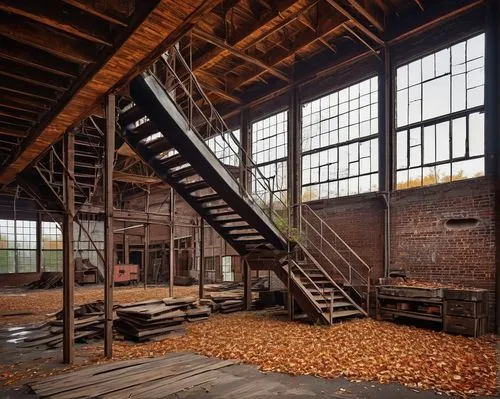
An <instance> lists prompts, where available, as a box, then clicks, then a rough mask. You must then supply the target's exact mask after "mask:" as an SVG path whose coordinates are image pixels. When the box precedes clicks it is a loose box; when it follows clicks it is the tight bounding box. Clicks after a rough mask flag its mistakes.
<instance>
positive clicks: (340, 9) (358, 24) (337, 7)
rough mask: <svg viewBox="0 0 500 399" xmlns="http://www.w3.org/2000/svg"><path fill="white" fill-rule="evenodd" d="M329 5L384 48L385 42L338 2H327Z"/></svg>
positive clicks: (333, 0) (331, 0) (329, 0)
mask: <svg viewBox="0 0 500 399" xmlns="http://www.w3.org/2000/svg"><path fill="white" fill-rule="evenodd" d="M326 1H327V3H328V4H330V5H331V6H332V7H333V8H334V9H335V10H337V11H338V12H340V13H341V14H343V15H344V16H345V17H347V18H348V19H349V20H350V21H351V22H352V24H353V25H354V26H355V27H356V28H358V29H359V30H360V31H361V32H362V33H363V34H364V35H365V36H367V37H368V38H370V39H371V40H373V41H374V42H375V43H377V44H379V45H381V46H383V45H384V41H383V40H382V39H381V38H379V37H378V36H377V35H376V34H375V33H373V32H372V31H371V30H370V29H368V28H367V27H366V26H365V25H363V24H362V23H361V22H360V21H358V20H357V19H356V17H354V15H352V14H351V13H350V12H349V11H347V10H346V9H345V8H344V7H342V6H341V5H340V4H339V3H337V1H336V0H326Z"/></svg>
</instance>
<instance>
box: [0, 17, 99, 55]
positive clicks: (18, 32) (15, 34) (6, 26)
mask: <svg viewBox="0 0 500 399" xmlns="http://www.w3.org/2000/svg"><path fill="white" fill-rule="evenodd" d="M0 35H2V36H5V37H8V38H10V39H12V40H15V41H16V42H19V43H23V44H26V45H28V46H32V47H35V48H38V49H40V50H43V51H46V52H48V53H50V54H53V55H55V56H57V57H59V58H62V59H63V60H67V61H71V62H76V63H79V64H88V63H92V62H95V56H96V49H95V47H94V46H92V45H91V44H90V43H88V42H85V41H83V40H81V39H76V38H74V37H71V36H69V35H67V34H64V33H60V32H58V31H57V30H55V29H53V28H47V27H44V26H41V25H40V24H38V23H35V22H28V21H26V20H22V19H21V18H18V17H15V16H7V15H1V16H0Z"/></svg>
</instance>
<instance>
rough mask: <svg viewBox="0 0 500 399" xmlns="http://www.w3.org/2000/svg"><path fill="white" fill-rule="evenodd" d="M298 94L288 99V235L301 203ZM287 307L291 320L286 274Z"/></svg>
mask: <svg viewBox="0 0 500 399" xmlns="http://www.w3.org/2000/svg"><path fill="white" fill-rule="evenodd" d="M300 126H301V124H300V93H299V89H298V88H297V87H294V88H292V89H291V90H290V92H289V98H288V181H287V186H288V187H287V191H288V226H289V227H288V228H289V233H290V235H292V234H291V232H292V229H295V228H298V227H300V203H301V192H302V183H301V177H302V176H301V156H300V153H301V149H300V140H301V130H300ZM287 242H288V248H287V249H288V265H289V267H290V265H291V264H292V260H293V254H292V246H291V242H290V240H287ZM287 292H288V296H287V305H288V306H287V307H288V316H289V318H290V320H293V315H294V309H293V302H294V298H293V294H292V284H291V273H288V281H287Z"/></svg>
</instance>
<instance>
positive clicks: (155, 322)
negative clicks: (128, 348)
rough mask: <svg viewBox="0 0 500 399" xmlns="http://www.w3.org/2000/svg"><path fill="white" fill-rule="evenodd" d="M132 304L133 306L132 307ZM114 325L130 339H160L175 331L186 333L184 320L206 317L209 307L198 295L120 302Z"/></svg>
mask: <svg viewBox="0 0 500 399" xmlns="http://www.w3.org/2000/svg"><path fill="white" fill-rule="evenodd" d="M130 305H131V306H130ZM116 314H117V316H118V317H117V319H116V320H115V322H114V326H115V328H116V330H117V332H119V333H121V334H123V335H124V337H125V338H127V339H132V340H134V341H139V342H141V341H144V340H149V339H161V338H163V337H164V336H165V335H168V334H170V333H172V332H183V331H184V326H183V322H184V321H189V322H192V321H198V320H205V319H207V318H208V316H209V315H210V308H209V307H207V306H200V305H198V303H197V300H196V299H195V298H165V299H162V300H158V301H148V302H147V303H144V302H143V303H140V304H127V305H119V306H118V308H117V310H116Z"/></svg>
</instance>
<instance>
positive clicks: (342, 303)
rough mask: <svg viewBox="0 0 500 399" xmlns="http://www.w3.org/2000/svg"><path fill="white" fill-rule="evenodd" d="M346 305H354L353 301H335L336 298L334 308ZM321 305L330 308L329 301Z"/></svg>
mask: <svg viewBox="0 0 500 399" xmlns="http://www.w3.org/2000/svg"><path fill="white" fill-rule="evenodd" d="M346 306H354V305H353V304H352V303H351V302H347V301H338V302H335V300H334V301H333V308H334V309H335V308H344V307H346ZM321 307H322V308H323V307H325V308H330V304H329V303H326V304H324V305H321Z"/></svg>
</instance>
